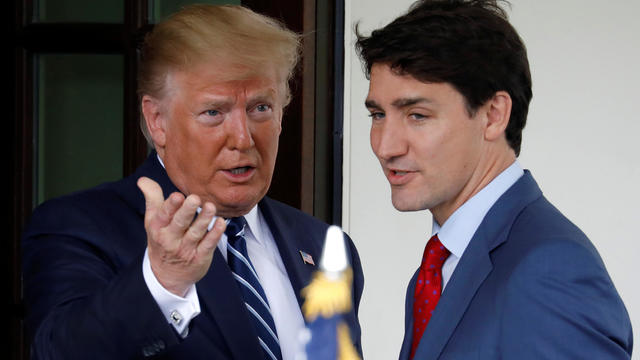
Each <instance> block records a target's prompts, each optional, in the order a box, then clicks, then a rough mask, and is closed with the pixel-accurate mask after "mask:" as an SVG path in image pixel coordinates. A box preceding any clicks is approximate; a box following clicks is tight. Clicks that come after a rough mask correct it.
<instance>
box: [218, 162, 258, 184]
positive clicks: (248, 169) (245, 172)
mask: <svg viewBox="0 0 640 360" xmlns="http://www.w3.org/2000/svg"><path fill="white" fill-rule="evenodd" d="M255 171H256V168H255V167H253V166H238V167H235V168H229V169H225V170H224V171H223V172H224V174H225V175H226V177H227V179H229V180H230V181H232V182H244V181H247V180H249V179H250V178H251V177H252V175H253V174H254V173H255Z"/></svg>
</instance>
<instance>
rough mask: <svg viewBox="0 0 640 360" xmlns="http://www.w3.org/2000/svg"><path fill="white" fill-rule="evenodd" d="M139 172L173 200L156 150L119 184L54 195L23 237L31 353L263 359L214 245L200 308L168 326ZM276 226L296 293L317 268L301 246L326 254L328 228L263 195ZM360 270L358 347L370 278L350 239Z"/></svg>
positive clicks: (352, 317)
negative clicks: (151, 282) (150, 274)
mask: <svg viewBox="0 0 640 360" xmlns="http://www.w3.org/2000/svg"><path fill="white" fill-rule="evenodd" d="M141 176H147V177H149V178H151V179H154V180H155V181H156V182H158V183H159V184H160V186H161V187H162V189H163V191H164V194H165V196H168V195H169V194H171V193H172V192H175V191H178V190H177V189H176V187H175V186H174V185H173V184H172V183H171V180H170V179H169V177H168V176H167V174H166V172H165V170H164V168H162V166H161V165H160V164H159V163H158V161H157V159H156V155H155V153H152V154H151V156H150V157H149V158H148V159H147V161H146V162H145V163H144V164H143V165H142V166H141V167H140V168H139V169H138V170H137V171H136V173H135V174H133V175H132V176H129V177H127V178H125V179H123V180H120V181H118V182H114V183H108V184H104V185H101V186H99V187H96V188H94V189H90V190H88V191H84V192H80V193H76V194H72V195H69V196H66V197H62V198H59V199H55V200H52V201H48V202H46V203H45V204H43V205H42V206H40V207H39V208H38V209H37V210H36V211H35V212H34V214H33V216H32V220H31V224H30V226H29V227H28V228H27V230H26V231H25V234H24V238H23V275H24V295H25V302H26V306H27V328H28V330H30V333H31V336H32V339H33V341H32V347H31V349H32V357H33V358H38V359H92V360H97V359H136V358H144V357H153V358H167V359H259V358H262V350H261V348H260V345H259V344H258V342H257V336H256V335H255V331H254V330H253V328H252V324H251V322H250V320H249V317H248V316H249V315H248V314H247V311H246V308H245V306H244V304H243V301H242V300H241V294H240V292H239V290H238V288H237V285H236V283H235V280H234V279H233V278H232V276H231V273H230V271H229V268H228V266H227V264H226V261H225V259H224V257H223V256H222V255H221V254H220V252H219V251H217V250H216V252H215V253H214V257H213V261H212V264H211V268H210V269H209V272H208V273H207V274H206V275H205V276H204V278H203V279H202V280H200V281H199V282H198V283H197V285H196V288H197V291H198V296H199V299H200V305H201V309H202V312H201V314H200V315H198V316H197V317H196V318H194V319H193V320H192V322H191V324H190V331H189V335H188V336H187V337H186V338H185V339H182V338H180V337H179V336H178V335H177V334H176V333H175V331H174V329H173V327H172V326H171V325H169V324H168V323H167V321H166V320H165V317H164V316H163V314H162V313H161V311H160V309H159V307H158V306H157V304H156V302H155V300H154V299H153V297H152V296H151V294H150V292H149V290H148V288H147V286H146V284H145V282H144V279H143V276H142V259H143V254H144V251H145V248H146V233H145V229H144V225H143V222H144V209H145V203H144V197H143V196H142V193H141V192H140V191H139V190H138V188H137V186H136V181H137V179H138V178H139V177H141ZM259 207H260V210H261V211H262V214H263V215H264V217H265V220H266V221H267V223H268V224H269V229H270V230H271V232H272V233H273V237H274V240H275V241H276V244H277V246H278V249H279V251H280V256H281V257H282V261H283V262H284V265H285V267H286V269H287V273H288V275H289V279H290V280H291V284H292V286H293V290H294V291H295V293H296V294H298V302H299V303H302V299H301V298H300V295H299V294H300V290H301V289H302V288H303V287H304V286H306V284H307V283H308V282H309V280H310V277H311V274H312V272H313V271H314V270H315V268H314V267H313V266H311V265H308V264H304V263H303V262H302V260H301V256H300V254H299V250H302V251H304V252H307V253H309V254H311V255H312V256H313V257H314V258H315V259H320V255H321V251H322V246H323V243H324V236H325V233H326V229H327V227H328V226H327V225H326V224H324V223H322V222H320V221H318V220H316V219H314V218H312V217H311V216H308V215H306V214H304V213H302V212H300V211H298V210H296V209H294V208H291V207H289V206H287V205H284V204H282V203H280V202H277V201H274V200H271V199H268V198H265V199H263V200H262V201H261V202H260V203H259ZM348 249H349V251H350V256H351V264H352V267H353V271H354V283H353V301H354V311H353V312H352V313H351V314H349V316H348V317H347V320H348V323H349V326H350V327H351V333H352V336H353V338H354V340H355V343H356V347H357V348H358V349H360V326H359V324H358V320H357V315H356V314H357V309H358V303H359V301H360V296H361V294H362V287H363V275H362V269H361V265H360V260H359V258H358V255H357V252H356V250H355V248H354V246H353V243H352V242H351V239H348Z"/></svg>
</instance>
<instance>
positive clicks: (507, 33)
mask: <svg viewBox="0 0 640 360" xmlns="http://www.w3.org/2000/svg"><path fill="white" fill-rule="evenodd" d="M507 4H508V3H507ZM355 31H356V36H357V37H358V40H357V42H356V51H357V52H358V54H359V56H360V59H361V60H362V62H363V66H364V67H365V72H366V75H367V78H369V76H370V74H371V66H372V65H373V64H375V63H383V64H388V65H389V66H391V69H393V71H395V72H396V73H398V74H403V75H406V74H408V75H411V76H412V77H414V78H416V79H417V80H420V81H423V82H433V83H449V84H451V85H452V86H453V87H455V88H456V90H458V91H459V92H460V93H461V94H462V95H463V96H464V98H465V100H466V106H467V111H468V112H469V115H471V116H472V115H474V114H475V112H476V110H477V109H478V108H479V107H480V106H482V105H483V104H484V103H486V102H487V100H489V99H491V98H492V97H493V96H494V95H495V93H496V92H497V91H506V92H507V93H509V95H510V96H511V99H512V102H513V104H512V109H511V117H510V119H509V124H508V126H507V129H506V130H505V135H506V138H507V142H508V143H509V146H511V148H512V149H513V150H514V151H515V153H516V156H517V155H519V154H520V143H521V142H522V129H523V128H524V126H525V124H526V121H527V112H528V111H529V102H530V101H531V96H532V92H531V73H530V71H529V61H528V59H527V50H526V48H525V46H524V43H523V42H522V39H520V36H518V33H517V32H516V30H515V29H514V28H513V26H511V24H509V21H508V20H507V14H506V12H505V11H504V9H503V8H501V7H500V6H499V5H498V1H497V0H466V1H465V0H421V1H418V2H416V3H414V4H413V5H412V6H411V7H410V8H409V11H408V12H407V13H406V14H405V15H402V16H400V17H399V18H397V19H395V20H394V21H393V22H391V23H390V24H388V25H387V26H385V27H383V28H381V29H378V30H374V31H373V32H372V33H371V35H370V36H364V35H362V34H361V33H360V32H359V30H358V25H356V30H355Z"/></svg>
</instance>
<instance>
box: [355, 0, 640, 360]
mask: <svg viewBox="0 0 640 360" xmlns="http://www.w3.org/2000/svg"><path fill="white" fill-rule="evenodd" d="M356 48H357V50H358V52H359V55H360V57H361V59H362V60H363V62H364V65H365V68H366V73H367V76H368V78H369V79H370V85H369V94H368V96H367V99H366V102H365V104H366V107H367V109H368V110H369V111H370V113H371V119H372V120H371V121H372V122H371V134H370V136H371V147H372V149H373V151H374V153H375V154H376V156H377V157H378V159H379V161H380V165H381V166H382V170H383V172H384V174H385V175H386V177H387V179H388V181H389V183H390V185H391V193H392V202H393V205H394V207H395V208H396V209H398V210H400V211H415V210H422V209H429V210H430V212H431V213H432V215H433V236H432V237H431V239H430V240H429V241H428V242H427V244H426V247H425V250H424V255H423V258H422V264H421V265H420V268H419V269H418V270H417V271H416V273H415V275H414V276H413V277H412V279H411V281H410V283H409V287H408V289H407V297H406V307H405V311H406V315H405V336H404V342H403V344H402V349H401V353H400V359H401V360H404V359H587V358H588V359H628V358H630V355H631V351H632V341H633V340H632V332H631V324H630V321H629V316H628V314H627V311H626V309H625V307H624V304H623V302H622V300H621V299H620V297H619V295H618V293H617V291H616V289H615V287H614V285H613V283H612V281H611V279H610V278H609V275H608V273H607V271H606V269H605V266H604V264H603V262H602V260H601V259H600V256H599V255H598V252H597V251H596V249H595V248H594V246H593V245H592V244H591V242H590V241H589V239H588V238H587V237H586V236H585V235H584V234H583V233H582V232H581V231H580V229H578V228H577V227H576V226H575V225H573V224H572V223H571V222H570V221H569V220H568V219H567V218H565V217H564V216H563V215H562V214H561V213H560V212H559V211H558V210H557V209H556V208H555V207H554V206H553V205H551V204H550V203H549V202H548V201H547V199H545V197H544V196H543V195H542V192H541V191H540V189H539V188H538V185H537V184H536V182H535V180H534V179H533V177H532V175H531V173H530V172H529V171H527V170H523V169H522V168H521V167H520V165H519V164H518V162H517V160H516V159H517V156H518V155H519V153H520V143H521V138H522V129H523V128H524V125H525V123H526V118H527V111H528V106H529V102H530V100H531V96H532V92H531V75H530V72H529V64H528V60H527V53H526V49H525V46H524V44H523V43H522V40H521V39H520V37H519V36H518V34H517V32H516V31H515V29H514V28H513V27H512V26H511V25H510V24H509V22H508V20H507V15H506V12H505V11H504V10H503V9H502V8H501V7H500V6H499V4H498V3H497V1H496V0H471V1H464V0H431V1H429V0H425V1H419V2H417V3H415V4H414V5H413V6H412V7H411V8H410V9H409V11H408V13H406V14H405V15H403V16H401V17H399V18H397V19H395V20H394V21H393V22H391V23H390V24H388V25H387V26H385V27H383V28H381V29H378V30H375V31H373V32H372V33H371V35H370V36H363V35H361V34H358V42H357V44H356Z"/></svg>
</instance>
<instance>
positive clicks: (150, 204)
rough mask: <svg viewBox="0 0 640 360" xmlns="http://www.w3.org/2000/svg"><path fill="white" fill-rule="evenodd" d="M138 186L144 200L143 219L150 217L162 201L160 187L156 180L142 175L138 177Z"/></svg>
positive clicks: (162, 196)
mask: <svg viewBox="0 0 640 360" xmlns="http://www.w3.org/2000/svg"><path fill="white" fill-rule="evenodd" d="M138 188H139V189H140V191H142V195H143V196H144V200H145V209H146V210H145V220H147V217H148V219H151V218H152V217H153V215H154V214H155V213H156V211H158V209H160V207H161V206H162V203H163V202H164V195H163V194H162V188H161V187H160V185H158V183H157V182H155V181H153V180H151V179H149V178H148V177H145V176H142V177H141V178H139V179H138Z"/></svg>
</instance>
